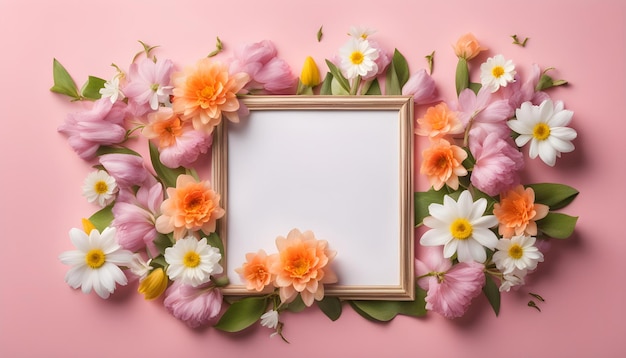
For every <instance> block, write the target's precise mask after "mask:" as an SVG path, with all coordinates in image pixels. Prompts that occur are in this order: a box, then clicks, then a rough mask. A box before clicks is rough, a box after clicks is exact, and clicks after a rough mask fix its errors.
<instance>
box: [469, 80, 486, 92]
mask: <svg viewBox="0 0 626 358" xmlns="http://www.w3.org/2000/svg"><path fill="white" fill-rule="evenodd" d="M482 86H483V85H482V84H480V83H476V82H470V84H469V89H471V90H472V91H473V92H474V93H475V94H478V91H480V89H481V87H482Z"/></svg>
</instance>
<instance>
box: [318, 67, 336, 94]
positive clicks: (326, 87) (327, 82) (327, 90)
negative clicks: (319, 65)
mask: <svg viewBox="0 0 626 358" xmlns="http://www.w3.org/2000/svg"><path fill="white" fill-rule="evenodd" d="M332 81H333V75H332V73H330V72H326V77H324V81H323V82H322V86H321V87H320V95H322V96H330V95H332V94H333V90H332Z"/></svg>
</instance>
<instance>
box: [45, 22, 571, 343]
mask: <svg viewBox="0 0 626 358" xmlns="http://www.w3.org/2000/svg"><path fill="white" fill-rule="evenodd" d="M373 34H374V31H373V30H371V29H367V28H352V29H351V30H350V32H349V34H348V35H349V39H348V41H347V42H346V43H345V44H344V45H343V46H342V47H341V48H340V49H339V50H338V51H337V54H336V55H335V56H334V57H332V58H331V59H330V60H326V61H325V62H326V65H327V67H328V72H327V73H326V74H325V75H324V76H321V74H320V70H319V67H318V66H317V64H316V62H315V60H314V59H313V58H312V57H307V58H306V59H305V61H304V65H303V68H302V71H301V74H300V76H299V77H297V76H295V75H293V72H292V70H291V68H290V67H289V65H288V64H287V63H286V62H285V61H284V60H282V59H281V58H280V57H279V56H278V55H277V50H276V47H275V46H274V44H273V43H272V42H270V41H261V42H257V43H252V44H247V45H244V46H241V47H239V48H237V49H236V50H235V51H234V52H233V53H232V54H231V55H230V57H226V56H225V54H221V50H222V43H221V41H220V40H219V39H218V42H217V49H216V50H215V51H213V52H212V53H211V54H210V55H209V56H207V57H205V58H202V59H200V60H199V61H197V62H196V63H195V64H193V65H189V66H185V67H182V68H180V67H179V66H177V65H176V64H175V63H174V62H173V61H172V60H170V59H157V58H156V56H153V55H152V51H154V48H155V47H151V46H148V45H146V44H144V43H143V42H142V43H141V44H142V46H143V51H141V52H139V53H138V54H137V55H136V56H135V57H134V58H133V60H132V61H131V63H130V65H129V66H128V67H127V69H126V70H124V69H122V67H120V66H117V65H113V67H114V69H115V74H114V75H113V76H112V78H110V79H109V80H104V79H101V78H98V77H94V76H90V77H89V79H88V80H87V82H86V83H85V85H84V86H82V87H81V89H80V90H79V89H78V87H77V86H76V84H75V82H74V80H73V79H72V77H71V76H70V75H69V73H68V72H67V70H66V69H65V68H64V67H63V66H62V65H61V64H60V63H59V62H58V61H57V60H54V62H53V75H54V86H53V87H52V88H51V90H52V91H53V92H56V93H60V94H63V95H67V96H69V97H71V98H72V100H75V101H85V102H89V103H90V104H89V105H88V109H86V110H83V111H79V112H76V113H71V114H69V115H68V116H67V119H66V121H65V122H64V123H63V124H62V125H61V126H60V127H59V129H58V130H59V132H60V133H62V134H63V135H64V136H66V137H67V139H68V143H69V145H70V146H71V148H72V149H73V150H74V151H75V152H76V154H77V155H78V156H79V157H80V158H82V159H83V160H85V161H87V162H89V163H90V164H93V168H94V170H93V171H92V172H91V173H89V174H88V175H87V177H86V179H85V181H84V185H83V188H82V191H83V194H84V196H85V197H86V199H87V200H88V201H89V202H91V203H93V204H94V205H96V206H98V207H99V209H98V210H97V211H96V212H95V213H94V214H93V215H91V216H90V217H89V218H88V219H83V228H82V229H77V228H74V229H71V230H70V233H69V236H70V240H71V242H72V243H73V245H74V246H75V247H76V250H72V251H68V252H64V253H62V254H61V255H60V256H59V259H60V260H61V262H63V263H64V264H67V265H70V266H71V268H70V269H69V271H68V272H67V274H66V277H65V280H66V282H67V283H68V284H69V285H70V286H71V287H73V288H75V289H77V288H81V289H82V291H83V292H84V293H86V294H87V293H90V292H92V291H94V292H95V293H96V294H97V295H98V296H99V297H101V298H104V299H106V298H108V297H109V296H110V295H111V294H113V293H114V292H115V290H116V288H117V287H118V286H123V285H127V284H128V283H129V282H134V283H136V286H137V291H138V292H139V293H141V294H143V295H144V297H145V299H147V300H155V299H162V301H163V305H164V306H165V308H166V309H167V310H168V311H169V312H170V313H172V315H174V316H175V317H177V318H178V319H180V320H182V321H184V322H185V323H187V324H188V325H189V326H191V327H197V326H201V325H214V326H215V327H216V328H218V329H220V330H223V331H229V332H233V331H239V330H242V329H245V328H247V327H249V326H250V325H252V324H254V323H255V322H260V324H261V325H263V326H266V327H269V328H271V329H273V330H275V334H279V335H280V336H281V337H282V327H283V325H282V323H281V322H280V320H279V318H280V314H281V313H282V312H284V311H285V310H289V311H290V312H298V311H299V310H301V309H303V308H305V307H309V306H311V305H313V304H314V303H317V304H318V306H319V307H320V309H321V310H322V311H323V312H324V313H325V314H326V315H327V316H329V317H330V318H331V319H333V320H335V319H337V318H338V317H339V315H340V314H341V307H342V305H341V300H340V299H339V298H337V297H326V296H324V285H325V284H332V283H335V282H337V280H338V278H337V276H336V275H335V273H334V271H333V269H332V262H333V260H334V258H335V255H336V252H335V251H333V250H331V249H330V245H329V243H328V242H327V241H325V240H320V239H317V238H316V237H315V235H314V234H313V232H311V231H304V232H301V231H300V230H298V229H293V230H291V231H290V232H289V233H288V235H287V236H286V237H283V236H277V238H276V248H277V252H276V253H271V254H268V253H266V252H265V251H263V250H260V251H258V252H256V253H248V254H247V255H246V257H245V258H241V262H240V264H241V266H240V267H239V268H237V269H236V272H237V273H238V274H239V275H240V276H241V278H242V280H243V282H244V283H245V285H246V287H247V289H248V290H249V291H250V292H251V294H253V295H251V296H250V297H244V298H240V299H233V298H228V297H223V294H222V289H223V287H225V286H227V285H228V283H229V279H228V277H226V275H225V273H224V268H223V266H222V264H223V258H224V245H223V243H222V241H221V239H220V237H219V236H218V234H217V233H216V226H217V223H218V220H220V219H221V218H222V217H223V216H224V214H225V210H224V209H223V208H222V207H221V206H220V199H221V196H220V193H218V192H216V191H215V190H214V189H213V187H212V185H211V183H210V181H208V180H203V179H202V178H200V176H199V175H198V172H197V171H196V170H195V168H194V166H195V165H197V163H199V161H200V160H202V159H203V158H205V157H206V156H207V155H208V153H209V150H210V148H211V144H212V136H213V131H214V129H215V128H216V127H217V126H218V125H220V123H222V121H223V120H228V121H230V122H232V123H238V122H239V121H240V120H245V118H246V115H247V109H246V108H245V106H243V105H242V103H241V102H240V101H239V98H240V96H242V95H255V94H265V95H296V94H297V95H317V94H321V95H404V96H412V97H413V100H414V103H415V104H416V105H417V106H426V105H429V106H430V107H428V108H427V109H426V111H425V114H424V116H423V117H421V118H418V119H417V122H416V123H417V126H416V130H415V133H416V134H417V135H419V136H424V137H426V138H428V140H429V143H430V145H429V147H428V148H426V149H425V150H424V151H423V157H422V161H421V162H422V164H421V168H420V172H421V173H422V174H423V175H424V176H425V177H426V178H428V180H429V183H430V185H431V186H432V188H431V190H429V191H428V192H423V193H416V212H417V214H418V215H417V222H416V225H423V226H425V227H428V228H430V230H428V231H426V232H425V233H424V235H423V236H422V237H421V239H420V240H419V242H420V244H421V245H422V246H424V247H423V248H420V251H419V252H420V253H421V254H423V255H422V257H420V258H419V259H418V260H416V265H415V266H416V272H417V276H418V284H419V286H421V287H422V288H423V290H425V291H426V295H419V294H418V295H416V299H415V301H413V302H404V303H402V304H397V303H395V302H391V303H390V302H386V301H379V302H378V301H377V302H372V303H371V304H370V303H368V304H364V303H362V302H361V303H355V304H354V305H353V307H354V308H355V309H356V310H357V312H358V313H359V314H361V315H363V316H364V317H366V318H368V319H375V320H376V319H377V320H388V319H391V318H393V317H394V316H395V315H396V314H408V315H413V316H420V315H423V314H425V313H426V311H425V310H426V309H428V310H434V311H437V312H439V313H442V314H443V315H445V316H447V317H457V316H460V315H462V314H463V313H464V312H465V309H466V308H467V307H468V305H469V303H470V301H471V299H472V298H473V297H475V296H476V295H477V294H478V293H479V292H480V290H481V288H484V287H490V285H494V279H495V280H496V281H497V282H499V283H500V285H499V288H500V290H498V289H496V290H495V292H496V293H499V291H508V290H509V289H510V288H511V287H513V286H519V285H521V284H523V283H524V277H525V276H526V275H527V274H528V273H530V272H531V271H532V270H534V269H535V268H536V266H537V264H538V263H539V262H541V261H543V259H544V256H543V247H545V245H544V244H543V242H544V241H545V240H544V239H545V238H547V237H559V238H564V237H567V236H569V235H570V234H571V231H572V230H573V226H574V224H575V218H572V217H569V216H567V215H565V214H560V213H554V212H553V210H556V209H559V208H561V207H564V206H565V205H567V204H568V203H569V202H570V201H571V200H572V199H573V198H574V197H575V196H576V194H577V192H576V191H575V190H573V189H572V188H569V187H566V186H564V185H558V184H535V185H530V186H522V185H521V184H520V171H521V169H522V167H523V163H524V154H523V153H522V151H521V150H520V148H519V147H522V146H525V145H527V144H529V150H528V155H529V157H530V158H535V157H537V156H539V157H540V158H541V159H542V160H543V161H544V162H545V163H546V164H548V165H550V166H553V165H555V161H556V158H557V157H559V156H560V155H561V153H567V152H570V151H572V150H573V149H574V147H573V145H572V143H571V141H572V140H573V139H574V138H575V137H576V132H575V131H574V130H573V129H571V128H568V127H567V126H568V124H569V122H570V120H571V118H572V112H571V111H568V110H565V109H564V106H563V104H562V103H561V102H554V101H552V100H551V99H550V98H549V96H548V95H547V94H546V93H545V92H543V90H544V89H546V88H549V87H552V86H555V85H559V84H560V83H559V82H558V81H553V80H552V79H551V78H549V77H548V76H547V75H546V74H545V72H543V73H542V72H540V70H539V67H538V66H534V67H533V68H532V76H530V78H529V79H527V80H526V81H521V79H520V78H519V75H518V74H517V72H516V68H515V65H514V63H513V62H512V61H510V60H506V59H505V58H504V57H503V56H502V55H496V56H494V57H491V58H489V59H488V60H487V61H486V62H485V63H483V64H481V65H480V70H481V76H480V79H481V83H472V82H470V80H469V66H470V65H471V63H470V62H471V60H472V59H473V58H475V57H476V56H477V55H478V54H479V53H480V52H481V51H484V50H485V49H484V48H482V47H481V46H480V45H479V44H478V42H477V41H476V39H475V38H474V37H473V36H471V35H466V36H464V37H462V38H461V39H460V40H459V41H458V43H457V44H456V46H455V50H456V55H457V57H458V58H459V66H458V67H457V90H458V98H457V99H455V100H454V101H448V102H446V101H442V100H441V99H439V98H438V95H437V89H436V85H435V82H434V80H433V78H432V77H431V75H430V73H429V71H427V70H426V69H420V70H419V71H416V72H413V73H411V72H409V68H408V63H407V61H406V59H405V58H404V57H403V56H402V54H401V53H400V52H399V51H398V50H394V51H393V52H389V51H386V50H385V49H384V48H383V47H382V46H381V45H380V44H378V43H377V42H376V41H375V40H373V39H372V38H371V36H372V35H373ZM320 38H321V36H320V35H319V34H318V39H320ZM432 56H433V55H431V56H430V61H431V65H432ZM431 71H432V67H431ZM383 81H384V82H383ZM142 144H144V145H145V146H146V147H147V148H146V152H147V153H148V155H142V154H140V153H139V152H137V151H135V150H134V149H132V148H137V147H140V146H141V145H142ZM490 292H491V295H492V296H490V298H493V295H494V294H495V293H493V290H491V291H490ZM424 297H425V298H424ZM492 302H495V300H492ZM494 308H496V307H495V306H494ZM380 312H385V315H384V317H386V318H381V316H380ZM283 339H284V337H283Z"/></svg>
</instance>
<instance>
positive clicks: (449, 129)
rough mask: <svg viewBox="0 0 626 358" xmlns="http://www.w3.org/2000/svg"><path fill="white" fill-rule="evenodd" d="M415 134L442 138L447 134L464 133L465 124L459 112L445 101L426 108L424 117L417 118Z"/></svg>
mask: <svg viewBox="0 0 626 358" xmlns="http://www.w3.org/2000/svg"><path fill="white" fill-rule="evenodd" d="M417 124H418V127H417V128H416V129H415V134H418V135H423V136H428V137H429V138H431V139H438V138H442V137H443V136H445V135H446V134H459V133H463V124H462V123H461V121H460V120H459V117H458V115H457V112H455V111H452V110H450V108H448V105H447V104H446V103H445V102H442V103H439V104H438V105H436V106H433V107H430V108H428V109H427V110H426V113H425V114H424V117H422V118H418V119H417Z"/></svg>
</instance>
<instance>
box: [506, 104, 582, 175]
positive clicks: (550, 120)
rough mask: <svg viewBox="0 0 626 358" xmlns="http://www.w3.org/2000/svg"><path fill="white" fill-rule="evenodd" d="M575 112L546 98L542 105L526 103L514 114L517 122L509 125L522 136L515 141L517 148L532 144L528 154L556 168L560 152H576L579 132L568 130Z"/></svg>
mask: <svg viewBox="0 0 626 358" xmlns="http://www.w3.org/2000/svg"><path fill="white" fill-rule="evenodd" d="M573 115H574V112H572V111H568V110H566V109H563V102H561V101H557V102H556V103H555V104H553V103H552V101H551V100H549V99H547V100H545V101H543V102H542V103H541V104H540V105H539V106H534V105H533V104H532V103H531V102H524V103H522V105H521V106H520V108H518V109H517V110H516V111H515V117H516V119H513V120H510V121H508V122H507V124H508V125H509V128H511V129H512V130H513V131H515V132H517V133H519V136H518V137H517V138H516V139H515V143H516V144H517V146H518V147H522V146H524V145H525V144H526V143H528V142H529V141H530V148H529V150H528V155H529V156H530V157H531V158H536V157H537V155H539V157H540V158H541V160H543V162H544V163H546V164H548V165H549V166H554V164H555V162H556V158H557V157H561V153H569V152H571V151H573V150H574V145H573V144H572V142H571V141H572V140H573V139H574V138H576V136H577V133H576V131H575V130H574V129H572V128H568V127H567V125H568V124H569V123H570V122H571V120H572V116H573Z"/></svg>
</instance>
